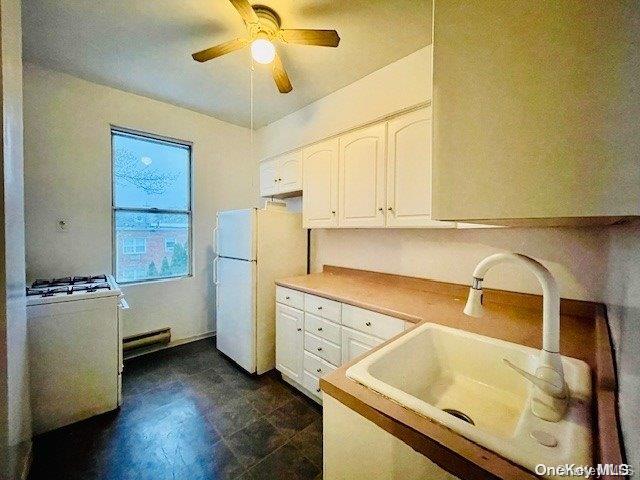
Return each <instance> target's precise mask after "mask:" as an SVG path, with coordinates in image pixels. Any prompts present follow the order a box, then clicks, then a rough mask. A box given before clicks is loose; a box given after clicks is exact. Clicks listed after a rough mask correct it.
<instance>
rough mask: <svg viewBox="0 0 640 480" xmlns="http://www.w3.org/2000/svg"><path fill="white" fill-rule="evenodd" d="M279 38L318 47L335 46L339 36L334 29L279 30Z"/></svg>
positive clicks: (338, 41)
mask: <svg viewBox="0 0 640 480" xmlns="http://www.w3.org/2000/svg"><path fill="white" fill-rule="evenodd" d="M279 35H280V38H282V40H284V41H285V42H287V43H298V44H300V45H318V46H320V47H337V46H338V44H339V43H340V37H339V36H338V32H336V31H335V30H304V29H290V30H280V32H279Z"/></svg>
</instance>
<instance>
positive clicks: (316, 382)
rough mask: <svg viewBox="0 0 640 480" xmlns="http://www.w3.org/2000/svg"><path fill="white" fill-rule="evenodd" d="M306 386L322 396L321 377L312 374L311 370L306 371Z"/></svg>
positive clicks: (318, 395) (304, 381) (303, 381)
mask: <svg viewBox="0 0 640 480" xmlns="http://www.w3.org/2000/svg"><path fill="white" fill-rule="evenodd" d="M302 384H303V385H304V388H306V389H307V390H309V391H310V392H311V393H312V394H313V395H315V396H316V397H318V398H320V397H321V396H322V394H321V393H320V379H319V378H318V377H316V376H315V375H311V374H310V373H309V372H304V378H303V379H302Z"/></svg>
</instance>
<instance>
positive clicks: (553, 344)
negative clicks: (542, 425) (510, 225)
mask: <svg viewBox="0 0 640 480" xmlns="http://www.w3.org/2000/svg"><path fill="white" fill-rule="evenodd" d="M505 262H506V263H515V264H518V265H522V266H524V267H526V268H527V269H528V270H530V271H532V272H533V273H534V274H535V276H536V278H537V279H538V281H539V282H540V284H541V285H542V297H543V300H542V351H541V354H540V363H539V365H538V368H537V369H536V372H535V375H534V374H530V373H528V372H526V371H524V370H522V369H520V368H518V367H516V366H515V365H513V364H512V363H511V362H509V361H505V363H506V364H507V365H508V366H509V367H511V368H512V369H513V370H515V371H516V372H517V373H519V374H520V375H522V376H523V377H524V378H526V379H527V380H528V381H530V382H531V383H533V385H534V395H533V397H532V401H531V409H532V411H533V413H534V414H535V415H536V416H538V417H540V418H542V419H543V420H548V421H551V422H558V421H560V420H561V419H562V418H563V416H564V414H565V412H566V410H567V406H568V402H569V390H568V388H567V385H566V383H565V380H564V372H563V369H562V357H561V355H560V294H559V292H558V286H557V285H556V281H555V279H554V278H553V275H551V272H549V270H547V269H546V268H545V267H544V265H542V264H541V263H539V262H537V261H536V260H534V259H533V258H530V257H527V256H526V255H521V254H516V253H496V254H494V255H490V256H488V257H487V258H485V259H484V260H482V261H481V262H480V263H479V264H478V265H477V266H476V268H475V270H474V272H473V285H472V286H471V289H470V290H469V297H468V299H467V304H466V306H465V307H464V313H465V314H466V315H469V316H472V317H481V316H482V315H483V313H484V309H483V307H482V282H483V280H484V277H485V275H486V273H487V271H488V270H489V269H491V268H492V267H493V266H495V265H497V264H500V263H505Z"/></svg>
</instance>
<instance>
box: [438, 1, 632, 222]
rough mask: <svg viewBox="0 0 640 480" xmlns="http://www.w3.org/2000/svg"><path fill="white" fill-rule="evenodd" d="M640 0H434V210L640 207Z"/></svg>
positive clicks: (538, 217)
mask: <svg viewBox="0 0 640 480" xmlns="http://www.w3.org/2000/svg"><path fill="white" fill-rule="evenodd" d="M632 3H635V4H636V7H635V8H634V9H633V11H634V14H633V15H635V16H634V17H633V18H634V19H635V20H634V21H631V19H630V18H631V17H630V16H629V15H630V12H631V11H632V9H631V8H630V5H631V4H632ZM637 3H638V2H637V1H636V2H607V1H604V2H603V1H600V2H584V1H581V0H563V1H559V2H532V1H522V0H518V1H513V2H509V3H508V8H496V3H495V2H488V1H486V0H467V1H464V2H452V1H444V0H443V1H440V0H435V2H434V15H433V21H434V30H433V122H434V128H433V175H434V182H433V187H434V195H433V196H432V199H433V205H432V209H433V212H432V214H433V218H439V219H443V220H460V221H466V220H475V221H481V220H503V221H500V222H499V223H502V224H505V225H568V224H571V221H570V220H571V219H573V224H576V225H585V224H589V223H601V222H599V221H598V219H597V217H602V219H601V220H602V222H605V221H608V220H607V217H617V216H628V215H631V216H635V215H640V122H639V121H638V118H639V117H640V96H639V95H638V92H639V91H640V75H639V74H638V67H637V66H638V65H639V64H640V49H639V48H638V39H639V38H640V31H639V29H638V14H637V12H638V8H637ZM505 5H506V4H505ZM587 5H588V7H586V6H587ZM532 7H533V8H534V9H535V14H534V15H535V19H534V18H533V17H532V13H533V12H534V10H532ZM634 22H635V23H634ZM506 32H508V37H505V34H506ZM550 220H553V221H550ZM610 220H611V221H615V220H616V219H615V218H614V219H610ZM487 223H492V222H491V221H488V222H487Z"/></svg>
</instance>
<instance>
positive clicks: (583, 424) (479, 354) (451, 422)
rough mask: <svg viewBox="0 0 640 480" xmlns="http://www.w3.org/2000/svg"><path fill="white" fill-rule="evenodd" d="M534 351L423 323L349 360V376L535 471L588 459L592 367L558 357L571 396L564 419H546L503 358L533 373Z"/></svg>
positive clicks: (536, 353)
mask: <svg viewBox="0 0 640 480" xmlns="http://www.w3.org/2000/svg"><path fill="white" fill-rule="evenodd" d="M538 357H539V351H538V350H535V349H533V348H529V347H524V346H522V345H517V344H514V343H509V342H504V341H502V340H496V339H493V338H489V337H484V336H482V335H475V334H473V333H468V332H464V331H462V330H456V329H453V328H448V327H444V326H441V325H436V324H431V323H427V324H423V325H420V326H419V327H416V328H415V329H413V330H412V331H410V332H408V333H407V334H405V335H403V336H402V337H400V338H399V339H397V340H396V341H394V342H391V343H390V344H388V345H386V346H384V347H382V348H381V349H380V350H378V351H375V352H373V353H372V354H370V355H368V356H367V357H365V358H364V359H362V360H361V361H360V362H358V363H356V364H355V365H353V366H351V367H350V368H349V369H348V370H347V377H349V378H351V379H353V380H355V381H357V382H358V383H361V384H362V385H364V386H366V387H368V388H371V389H372V390H375V391H376V392H378V393H380V394H382V395H384V396H385V397H387V398H389V399H391V400H393V401H395V402H397V403H399V404H400V405H403V406H404V407H406V408H408V409H410V410H413V411H415V412H417V413H418V414H420V415H423V416H425V417H429V418H432V419H434V420H436V421H437V422H439V423H441V424H443V425H445V426H447V427H449V428H450V429H452V430H454V431H455V432H457V433H459V434H461V435H463V436H465V437H467V438H468V439H470V440H472V441H473V442H475V443H478V444H479V445H482V446H484V447H485V448H488V449H489V450H492V451H494V452H496V453H498V454H499V455H502V456H503V457H505V458H507V459H509V460H511V461H513V462H514V463H517V464H519V465H522V466H524V467H525V468H528V469H530V470H532V471H534V469H535V467H536V465H538V464H545V465H549V466H557V465H564V464H572V463H574V464H576V465H591V464H592V457H591V452H592V441H591V426H590V425H591V423H590V416H589V412H590V403H591V376H590V373H589V366H588V365H587V364H586V363H584V362H582V361H580V360H576V359H574V358H568V357H562V366H563V368H564V374H565V380H566V382H567V385H568V387H569V390H570V394H571V400H570V402H569V403H570V404H569V409H568V411H567V413H566V415H565V417H564V419H563V420H561V421H560V422H548V421H545V420H542V419H540V418H538V417H536V416H535V415H533V414H532V413H531V408H530V405H529V403H530V396H531V392H532V390H533V387H532V386H531V384H530V383H529V382H528V381H526V380H525V379H524V378H523V377H521V376H520V375H519V374H517V373H516V372H515V371H514V370H512V369H511V368H509V367H508V366H507V365H505V364H504V363H503V361H502V359H503V358H506V359H508V360H510V361H511V362H512V363H514V364H515V365H517V366H519V367H520V368H523V369H525V370H528V371H530V372H534V371H535V369H536V366H537V364H538ZM443 409H453V410H458V411H460V412H462V413H463V414H465V415H467V416H468V417H470V418H471V419H472V420H473V422H474V423H475V425H472V424H470V423H468V422H467V421H464V420H462V419H460V418H458V417H456V416H453V415H451V414H449V413H446V412H445V411H444V410H443ZM537 431H539V432H545V434H548V435H549V436H550V437H551V438H553V439H555V440H556V441H557V445H556V446H554V447H549V446H544V445H542V444H541V443H540V442H539V441H538V440H536V439H535V438H534V437H533V436H532V435H531V433H532V432H537ZM545 436H546V435H545ZM538 437H541V436H540V435H538ZM548 440H549V437H547V438H545V441H548Z"/></svg>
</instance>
